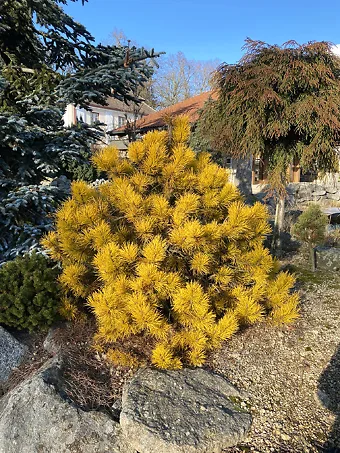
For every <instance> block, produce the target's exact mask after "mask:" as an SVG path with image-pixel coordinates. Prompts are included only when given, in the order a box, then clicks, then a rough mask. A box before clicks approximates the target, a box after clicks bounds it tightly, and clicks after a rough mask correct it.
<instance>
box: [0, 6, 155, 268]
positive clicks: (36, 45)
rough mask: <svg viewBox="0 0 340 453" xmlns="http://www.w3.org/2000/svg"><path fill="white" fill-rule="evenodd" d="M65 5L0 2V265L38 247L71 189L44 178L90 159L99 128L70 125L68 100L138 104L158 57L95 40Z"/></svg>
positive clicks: (51, 176)
mask: <svg viewBox="0 0 340 453" xmlns="http://www.w3.org/2000/svg"><path fill="white" fill-rule="evenodd" d="M71 1H77V0H71ZM66 3H67V0H40V1H39V2H37V1H36V0H2V1H1V3H0V230H1V233H2V234H1V238H0V263H1V262H3V261H6V260H8V259H11V258H13V257H14V256H16V255H18V254H22V253H24V252H26V251H28V250H31V249H33V248H36V247H37V245H38V243H39V239H40V237H41V235H42V234H43V233H44V232H46V231H47V230H48V229H49V228H50V219H49V214H50V213H51V212H53V210H54V209H55V207H56V205H57V204H58V202H59V200H60V199H62V198H63V197H65V193H63V192H62V191H60V190H59V189H58V188H56V187H51V186H50V185H48V184H41V183H42V182H43V181H46V180H48V179H49V178H53V177H56V176H58V175H60V174H65V173H67V172H69V173H72V169H74V168H75V167H77V166H79V165H89V161H88V158H89V156H90V153H91V146H92V144H93V143H94V142H96V141H97V140H98V138H99V137H100V134H101V131H100V129H99V128H96V127H90V126H87V125H86V124H82V123H79V124H76V125H74V126H72V127H69V128H66V127H65V126H64V122H63V113H64V111H65V108H66V105H67V104H69V103H73V104H75V105H79V106H81V107H85V108H86V107H88V106H89V104H90V103H91V102H95V103H97V104H101V105H105V104H106V99H107V98H108V97H109V96H113V97H115V98H117V99H120V100H122V101H124V102H127V103H128V102H129V101H133V102H140V101H141V99H138V98H136V97H135V95H134V93H136V92H137V89H136V88H138V87H139V86H141V85H143V83H145V82H146V81H147V80H148V79H149V78H150V77H151V76H152V72H153V65H152V64H151V60H152V59H153V58H154V57H157V56H158V54H156V53H154V50H153V49H152V50H151V51H146V50H145V49H144V48H136V47H131V48H129V47H127V46H119V47H116V46H103V45H101V44H99V45H94V38H93V37H92V36H91V34H90V33H89V32H88V31H87V30H86V29H85V27H84V26H82V25H81V24H79V23H77V22H75V21H74V20H73V19H72V18H71V17H70V16H68V15H67V14H66V13H65V12H64V11H63V8H62V6H63V5H65V4H66ZM82 3H83V4H84V3H85V0H82Z"/></svg>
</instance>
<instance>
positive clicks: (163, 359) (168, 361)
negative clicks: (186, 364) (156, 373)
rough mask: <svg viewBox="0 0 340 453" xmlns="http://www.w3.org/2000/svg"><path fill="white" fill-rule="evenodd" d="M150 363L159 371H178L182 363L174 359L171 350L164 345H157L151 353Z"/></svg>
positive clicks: (176, 358)
mask: <svg viewBox="0 0 340 453" xmlns="http://www.w3.org/2000/svg"><path fill="white" fill-rule="evenodd" d="M151 361H152V363H153V365H155V366H156V367H157V368H161V369H167V370H168V369H170V370H179V369H181V368H182V366H183V365H182V362H181V360H180V359H179V358H178V357H175V355H174V353H173V351H172V349H171V348H170V347H169V345H167V344H165V343H158V344H157V345H156V347H155V348H154V349H153V351H152V355H151Z"/></svg>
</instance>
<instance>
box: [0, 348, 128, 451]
mask: <svg viewBox="0 0 340 453" xmlns="http://www.w3.org/2000/svg"><path fill="white" fill-rule="evenodd" d="M60 366H61V365H60V361H59V359H58V358H57V356H56V357H54V358H53V359H52V360H51V361H49V362H47V364H46V365H45V366H44V367H43V368H42V369H41V370H40V371H39V372H38V373H37V374H35V375H34V376H33V377H31V378H29V379H27V380H26V381H24V382H23V383H21V384H20V385H19V386H18V387H16V388H15V389H13V390H12V391H11V392H9V393H8V394H7V395H5V396H4V397H3V398H2V399H1V400H0V453H18V452H20V453H85V452H86V453H104V452H107V453H135V452H134V451H133V450H132V449H130V448H129V447H128V445H126V442H125V439H124V438H123V436H122V434H121V430H120V426H119V424H118V423H117V422H115V421H113V420H112V419H111V418H110V417H109V416H108V415H106V414H104V413H101V412H96V411H91V412H84V411H82V410H80V409H77V408H76V407H74V406H72V405H71V404H70V403H68V402H67V401H65V400H64V399H63V398H62V397H61V396H60V395H59V394H58V393H57V391H56V389H55V387H54V385H53V384H56V383H57V381H58V378H59V375H60Z"/></svg>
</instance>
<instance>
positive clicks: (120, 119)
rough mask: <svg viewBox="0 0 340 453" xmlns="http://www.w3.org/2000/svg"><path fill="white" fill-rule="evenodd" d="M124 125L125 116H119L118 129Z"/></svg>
mask: <svg viewBox="0 0 340 453" xmlns="http://www.w3.org/2000/svg"><path fill="white" fill-rule="evenodd" d="M125 123H126V118H125V116H119V117H118V127H122V126H124V124H125Z"/></svg>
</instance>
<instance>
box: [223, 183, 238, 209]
mask: <svg viewBox="0 0 340 453" xmlns="http://www.w3.org/2000/svg"><path fill="white" fill-rule="evenodd" d="M218 198H219V203H220V206H221V207H223V208H225V207H228V206H230V204H231V203H233V202H236V201H239V200H240V198H241V195H240V192H239V190H238V189H237V187H236V186H235V185H234V184H231V183H230V182H227V183H226V184H225V185H224V186H223V187H222V189H221V190H220V192H219V194H218Z"/></svg>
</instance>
